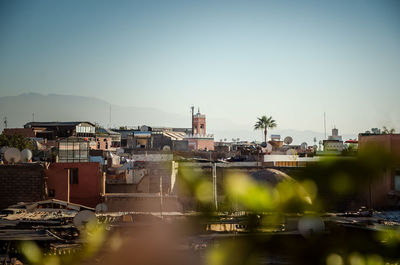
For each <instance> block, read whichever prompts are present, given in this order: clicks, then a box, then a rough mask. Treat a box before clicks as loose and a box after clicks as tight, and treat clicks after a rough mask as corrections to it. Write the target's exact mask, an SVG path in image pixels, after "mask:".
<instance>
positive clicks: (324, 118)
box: [324, 112, 326, 140]
mask: <svg viewBox="0 0 400 265" xmlns="http://www.w3.org/2000/svg"><path fill="white" fill-rule="evenodd" d="M324 131H325V138H324V139H325V140H326V113H325V112H324Z"/></svg>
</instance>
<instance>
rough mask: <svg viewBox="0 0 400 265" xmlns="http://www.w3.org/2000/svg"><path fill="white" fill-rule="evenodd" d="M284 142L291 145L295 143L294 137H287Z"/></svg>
mask: <svg viewBox="0 0 400 265" xmlns="http://www.w3.org/2000/svg"><path fill="white" fill-rule="evenodd" d="M283 142H284V143H285V144H288V145H289V144H291V143H292V142H293V138H292V137H290V136H286V137H285V139H283Z"/></svg>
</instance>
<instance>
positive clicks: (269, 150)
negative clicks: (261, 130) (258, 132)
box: [266, 143, 272, 153]
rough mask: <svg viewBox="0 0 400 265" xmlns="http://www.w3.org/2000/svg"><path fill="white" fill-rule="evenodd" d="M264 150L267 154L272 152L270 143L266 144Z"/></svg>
mask: <svg viewBox="0 0 400 265" xmlns="http://www.w3.org/2000/svg"><path fill="white" fill-rule="evenodd" d="M266 149H267V152H268V153H270V152H272V145H271V144H270V143H267V147H266Z"/></svg>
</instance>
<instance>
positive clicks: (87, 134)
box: [24, 121, 96, 140]
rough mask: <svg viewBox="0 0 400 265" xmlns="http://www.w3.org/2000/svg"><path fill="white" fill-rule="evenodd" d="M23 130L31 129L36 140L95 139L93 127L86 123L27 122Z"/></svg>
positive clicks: (91, 124)
mask: <svg viewBox="0 0 400 265" xmlns="http://www.w3.org/2000/svg"><path fill="white" fill-rule="evenodd" d="M24 128H25V129H27V128H30V129H33V131H34V133H35V137H36V138H43V139H47V140H57V139H59V138H66V137H70V136H75V137H82V138H88V139H89V138H93V139H94V137H95V133H96V132H95V125H94V124H93V123H91V122H87V121H74V122H58V121H57V122H28V123H26V124H25V125H24Z"/></svg>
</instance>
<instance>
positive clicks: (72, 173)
mask: <svg viewBox="0 0 400 265" xmlns="http://www.w3.org/2000/svg"><path fill="white" fill-rule="evenodd" d="M78 183H79V175H78V169H77V168H69V184H78Z"/></svg>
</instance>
